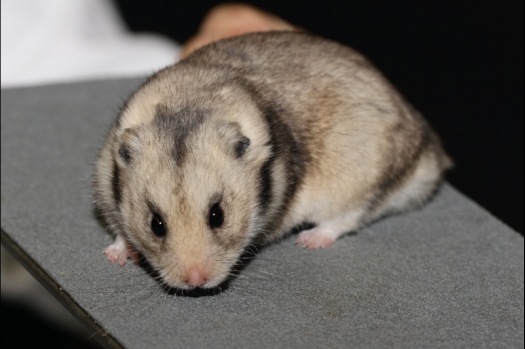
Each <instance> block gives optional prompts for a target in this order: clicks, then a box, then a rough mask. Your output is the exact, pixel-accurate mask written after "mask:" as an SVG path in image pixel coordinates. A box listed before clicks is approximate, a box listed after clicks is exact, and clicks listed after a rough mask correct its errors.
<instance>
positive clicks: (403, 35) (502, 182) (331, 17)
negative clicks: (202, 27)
mask: <svg viewBox="0 0 525 349" xmlns="http://www.w3.org/2000/svg"><path fill="white" fill-rule="evenodd" d="M117 3H118V6H119V7H120V10H121V13H122V15H123V17H124V18H125V20H126V21H127V23H128V25H129V27H130V28H131V29H132V30H134V31H149V32H159V33H164V34H165V35H167V36H170V37H171V38H173V39H175V40H177V41H178V42H184V41H185V40H186V39H188V38H189V37H190V36H191V35H193V34H194V33H195V32H196V31H197V28H198V25H199V23H200V21H201V19H202V18H203V16H204V15H205V14H206V12H207V11H208V10H209V9H210V8H211V7H212V6H214V5H216V4H218V3H220V2H218V1H210V0H194V1H191V2H185V1H162V0H150V1H131V0H117ZM247 3H251V4H253V5H255V6H257V7H259V8H261V9H264V10H266V11H269V12H272V13H274V14H276V15H278V16H280V17H282V18H283V19H285V20H287V21H289V22H291V23H293V24H295V25H298V26H301V27H303V28H305V29H307V30H309V31H312V32H314V33H316V34H319V35H321V36H324V37H327V38H331V39H334V40H337V41H339V42H341V43H344V44H346V45H349V46H352V47H354V48H356V49H357V50H359V51H361V52H362V53H364V54H365V55H366V56H367V57H368V58H369V59H370V60H371V61H372V62H374V63H375V65H376V66H377V67H378V68H379V69H380V70H381V71H383V73H384V74H385V75H386V76H387V77H388V78H389V79H390V80H391V81H392V82H393V83H394V85H396V86H397V87H398V89H399V90H400V91H401V92H402V93H403V94H404V95H405V96H406V97H407V98H408V100H409V101H410V102H411V103H412V104H413V105H414V106H415V107H416V108H418V109H419V110H420V111H421V112H423V114H424V115H425V116H426V117H427V119H428V120H429V121H430V123H431V124H432V125H433V126H434V128H435V129H436V130H437V131H438V133H439V134H440V135H441V136H442V138H443V140H444V143H445V147H446V148H447V150H448V151H449V153H450V154H451V155H452V157H453V158H454V160H455V162H456V168H455V170H453V171H452V172H450V173H449V174H448V176H447V179H448V180H449V181H450V182H451V183H452V184H453V185H454V186H455V187H456V188H458V189H459V190H460V191H462V192H463V193H465V194H466V195H467V196H469V197H471V198H472V199H474V200H475V201H476V202H478V203H479V204H481V205H482V206H484V207H485V208H487V209H488V210H489V211H490V212H492V213H493V214H494V215H496V216H497V217H499V218H500V219H501V220H503V221H504V222H506V223H507V224H509V225H510V226H511V227H513V228H514V229H515V230H517V231H519V232H520V233H521V234H523V211H524V207H523V206H524V205H523V202H524V191H523V183H524V177H523V163H524V157H523V151H524V150H523V149H524V144H523V130H524V125H523V117H524V100H523V96H524V89H523V77H524V75H523V74H524V72H523V66H524V63H523V62H524V55H523V47H524V37H523V36H524V28H523V17H524V8H523V7H524V6H523V1H521V0H515V1H503V2H501V1H498V2H495V1H493V2H488V1H485V2H483V1H477V2H475V1H462V2H461V1H454V2H448V1H404V2H399V1H386V0H385V1H366V2H365V1H342V0H341V1H321V0H316V1H295V2H292V1H285V0H279V1H277V0H265V1H248V2H247Z"/></svg>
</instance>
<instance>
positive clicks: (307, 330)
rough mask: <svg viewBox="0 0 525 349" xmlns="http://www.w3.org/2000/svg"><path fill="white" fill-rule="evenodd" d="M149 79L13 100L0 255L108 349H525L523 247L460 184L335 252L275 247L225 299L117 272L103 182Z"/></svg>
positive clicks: (6, 129)
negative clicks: (120, 128)
mask: <svg viewBox="0 0 525 349" xmlns="http://www.w3.org/2000/svg"><path fill="white" fill-rule="evenodd" d="M140 81H141V80H140V79H134V80H122V81H104V82H87V83H80V84H69V85H57V86H47V87H38V88H28V89H14V90H4V91H2V131H1V135H2V162H1V165H2V170H1V175H2V180H1V183H2V186H1V190H2V194H1V203H2V210H1V227H2V244H3V245H4V246H6V247H7V248H9V249H10V250H11V251H13V252H14V253H15V254H16V255H17V256H18V258H19V259H20V260H21V261H22V262H23V263H24V264H25V265H26V266H27V267H28V268H29V269H30V270H31V271H32V272H33V273H34V274H35V275H36V276H37V277H38V278H39V279H40V280H41V281H43V282H44V283H45V284H46V285H47V286H48V287H49V288H50V289H52V291H53V292H54V293H55V294H56V296H57V297H58V298H60V299H61V300H62V301H63V302H64V303H66V305H67V306H68V307H69V308H70V309H71V310H72V311H73V312H75V313H76V314H77V315H78V316H79V317H80V318H81V319H83V320H84V321H85V322H86V324H87V325H88V326H90V327H91V328H92V329H93V330H94V331H96V332H97V334H99V335H101V336H102V338H104V339H105V340H106V341H107V343H108V345H109V346H120V345H122V346H124V347H129V348H162V347H181V348H184V347H185V348H234V347H235V348H239V347H250V348H277V347H282V348H284V347H286V348H321V347H330V348H341V347H352V348H426V347H428V348H459V347H462V348H465V347H471V348H523V346H524V286H523V285H524V242H523V238H522V237H521V236H519V235H518V234H517V233H515V232H514V231H512V230H511V229H509V228H508V227H507V226H505V225H504V224H502V223H501V222H499V221H498V220H496V219H495V218H494V217H492V216H491V215H490V214H489V213H487V212H486V211H484V210H483V209H482V208H480V207H479V206H478V205H476V204H475V203H473V202H472V201H470V200H469V199H468V198H466V197H464V196H463V195H461V194H460V193H458V192H457V191H456V190H455V189H453V188H452V187H450V186H448V185H445V186H444V187H443V188H442V190H441V191H440V192H439V194H438V195H437V197H436V198H435V199H434V200H433V201H432V202H431V203H430V204H429V205H428V206H426V207H425V208H424V209H423V210H420V211H417V212H413V213H410V214H407V215H404V216H397V217H391V218H388V219H384V220H382V221H380V222H378V223H376V224H373V225H372V226H370V227H368V228H366V229H364V230H362V231H360V232H359V234H356V235H350V236H346V237H344V238H342V239H341V240H339V241H337V243H336V244H335V245H334V246H333V247H332V248H328V249H326V250H321V251H308V250H303V249H301V248H298V247H297V246H294V244H293V238H291V239H286V240H284V241H283V242H281V243H278V244H275V245H272V246H270V247H268V248H266V249H263V250H262V251H261V253H260V254H259V255H258V256H257V257H256V258H255V259H254V260H253V261H252V262H251V263H250V264H249V265H248V266H247V267H246V268H245V269H244V270H243V271H242V273H241V276H240V277H239V278H237V279H236V280H235V281H234V282H233V283H232V284H231V286H230V287H229V288H228V289H227V290H226V291H224V292H223V293H220V294H218V295H214V296H204V297H198V298H193V297H181V296H175V295H169V294H167V293H165V292H164V291H163V290H162V289H161V288H160V286H159V284H158V283H156V282H155V281H154V280H153V279H152V278H151V277H150V276H149V275H148V274H147V273H146V272H145V271H144V270H143V269H141V268H140V267H138V266H134V265H130V264H129V263H128V264H127V265H126V266H125V267H123V268H121V267H119V266H117V265H112V264H110V263H109V262H107V261H106V259H105V258H104V256H103V255H102V251H103V249H104V247H105V246H106V245H108V244H109V243H110V242H111V237H110V235H109V234H108V233H107V232H106V231H105V230H104V229H103V228H102V226H101V225H100V224H99V223H98V222H97V220H96V219H95V217H94V216H93V212H92V209H91V201H92V197H91V183H90V179H91V176H92V175H91V174H92V172H93V163H94V160H95V159H96V154H97V151H98V147H99V146H100V145H101V144H102V140H103V138H104V135H105V133H106V131H107V130H108V128H109V125H110V123H111V121H112V120H113V117H114V115H115V114H116V112H117V110H118V108H119V107H120V105H121V103H122V100H123V99H124V98H126V97H127V95H128V94H129V92H130V91H132V89H133V88H134V87H135V86H137V84H138V83H140Z"/></svg>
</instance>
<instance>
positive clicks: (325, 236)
mask: <svg viewBox="0 0 525 349" xmlns="http://www.w3.org/2000/svg"><path fill="white" fill-rule="evenodd" d="M335 239H337V234H334V232H333V231H332V230H330V229H327V228H320V227H315V228H313V229H309V230H305V231H303V232H301V233H300V234H299V237H298V238H297V241H296V242H295V244H296V245H301V246H303V247H306V248H311V249H316V248H325V247H329V246H332V245H333V243H334V241H335Z"/></svg>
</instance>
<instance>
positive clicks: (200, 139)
mask: <svg viewBox="0 0 525 349" xmlns="http://www.w3.org/2000/svg"><path fill="white" fill-rule="evenodd" d="M451 164H452V162H451V160H450V158H449V157H448V156H447V155H446V153H445V151H444V150H443V147H442V145H441V142H440V140H439V138H438V136H437V135H436V134H435V133H434V131H433V130H432V129H431V128H430V126H429V125H428V123H427V122H426V121H425V120H424V119H423V117H422V116H421V115H420V114H419V113H418V112H417V111H416V110H415V109H414V108H413V107H412V106H411V105H410V104H409V103H407V102H406V101H405V99H404V98H403V97H402V96H401V95H400V94H399V93H398V92H397V91H396V90H395V89H394V88H393V87H392V85H391V84H390V83H389V82H388V81H387V80H386V79H385V78H384V77H383V76H382V75H381V73H379V72H378V70H377V69H376V68H374V66H373V65H372V64H371V63H370V62H368V61H367V60H366V59H365V58H364V57H363V56H362V55H361V54H359V53H357V52H356V51H354V50H352V49H350V48H348V47H345V46H343V45H340V44H338V43H335V42H333V41H329V40H326V39H323V38H320V37H317V36H314V35H312V34H307V33H299V32H266V33H252V34H246V35H242V36H238V37H234V38H229V39H224V40H220V41H217V42H214V43H212V44H210V45H208V46H205V47H203V48H201V49H199V50H197V51H195V52H194V53H192V54H191V55H189V56H188V57H187V58H185V59H183V60H181V61H180V62H178V63H177V64H175V65H173V66H169V67H167V68H165V69H163V70H161V71H159V72H157V73H156V74H154V75H153V76H152V77H151V78H149V80H147V81H146V82H145V83H144V84H143V85H142V86H141V87H140V88H139V89H138V90H137V91H136V92H134V93H133V94H132V95H131V97H130V98H129V100H128V101H127V102H126V103H125V105H124V106H123V108H122V110H121V111H120V113H119V115H118V116H117V118H116V121H115V122H114V125H113V127H112V129H111V130H110V132H109V135H108V136H107V139H106V141H105V144H104V146H103V148H102V150H101V153H100V156H99V159H98V161H97V165H96V174H95V177H96V178H95V196H96V206H97V208H98V209H99V211H100V212H101V213H102V214H103V216H104V217H105V220H106V221H107V223H108V225H109V226H110V228H111V229H112V230H113V231H114V232H115V233H116V235H117V237H116V240H115V243H114V244H113V245H111V246H109V247H108V248H107V250H106V251H105V253H106V255H107V256H108V258H109V260H110V261H111V262H115V261H118V263H119V264H121V265H123V264H124V263H125V262H126V259H127V258H134V259H135V261H137V257H136V254H135V252H134V251H137V252H138V253H140V254H141V255H142V256H144V257H145V258H146V259H147V261H148V262H149V263H150V264H151V266H152V267H153V268H155V270H156V271H157V273H158V275H159V276H160V277H161V278H162V280H163V281H164V282H165V284H166V285H168V286H169V287H173V288H177V289H193V288H213V287H215V286H217V285H219V284H221V283H222V282H223V281H225V280H226V279H227V278H228V276H229V274H230V271H231V269H232V266H234V265H235V264H236V263H237V262H238V259H239V257H240V256H241V254H242V253H243V252H244V251H245V250H246V248H247V247H248V246H252V245H260V244H266V243H269V242H272V241H275V240H277V239H279V238H281V237H283V236H284V235H285V234H286V233H287V232H289V231H290V230H291V229H292V228H293V227H295V226H297V225H299V224H301V223H304V222H309V223H313V224H314V225H315V226H314V228H312V229H308V230H305V231H303V232H301V233H300V234H299V236H298V238H297V244H298V245H301V246H303V247H307V248H311V249H316V248H323V247H328V246H330V245H332V244H333V243H334V241H335V240H336V239H337V238H338V237H340V236H341V235H343V234H344V233H346V232H353V231H356V230H358V229H359V228H360V227H362V226H363V225H365V224H367V223H370V222H371V221H373V220H376V219H378V218H379V217H382V216H384V215H387V214H391V213H396V212H402V211H406V210H410V209H413V208H417V207H420V206H421V205H422V204H424V203H425V201H427V200H428V199H429V197H430V196H431V195H432V193H433V192H434V191H435V190H436V188H437V186H438V185H439V183H440V182H441V181H442V177H443V172H444V171H445V170H446V169H448V168H449V167H450V166H451Z"/></svg>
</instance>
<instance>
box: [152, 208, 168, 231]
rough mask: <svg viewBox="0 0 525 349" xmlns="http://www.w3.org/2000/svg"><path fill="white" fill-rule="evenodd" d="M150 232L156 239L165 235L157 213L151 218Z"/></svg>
mask: <svg viewBox="0 0 525 349" xmlns="http://www.w3.org/2000/svg"><path fill="white" fill-rule="evenodd" d="M151 231H153V233H154V234H155V235H157V236H158V237H163V236H165V235H166V227H165V224H164V222H163V221H162V218H160V216H159V215H158V214H157V213H154V214H153V217H152V218H151Z"/></svg>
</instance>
